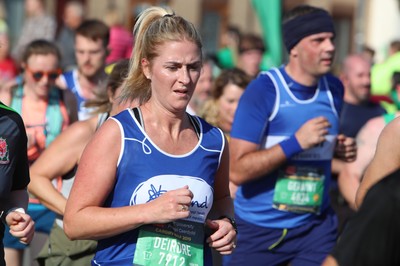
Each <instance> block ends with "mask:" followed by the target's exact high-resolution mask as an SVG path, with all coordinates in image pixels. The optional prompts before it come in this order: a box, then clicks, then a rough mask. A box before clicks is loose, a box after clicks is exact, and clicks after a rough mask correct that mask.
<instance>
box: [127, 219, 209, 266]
mask: <svg viewBox="0 0 400 266" xmlns="http://www.w3.org/2000/svg"><path fill="white" fill-rule="evenodd" d="M203 242H204V224H200V223H196V222H190V221H185V220H179V221H175V222H172V223H168V224H157V225H145V226H142V228H141V229H140V232H139V238H138V242H137V244H136V251H135V255H134V259H133V265H149V266H150V265H163V266H164V265H165V266H167V265H171V266H184V265H185V266H186V265H191V266H202V265H203V264H204V262H203V253H204V252H203Z"/></svg>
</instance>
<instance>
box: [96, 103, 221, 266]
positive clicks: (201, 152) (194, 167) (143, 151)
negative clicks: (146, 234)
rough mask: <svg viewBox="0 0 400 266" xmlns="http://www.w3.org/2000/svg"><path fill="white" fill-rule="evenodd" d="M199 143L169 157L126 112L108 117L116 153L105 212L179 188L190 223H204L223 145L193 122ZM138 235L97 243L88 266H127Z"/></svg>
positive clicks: (213, 130)
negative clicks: (188, 197) (117, 137)
mask: <svg viewBox="0 0 400 266" xmlns="http://www.w3.org/2000/svg"><path fill="white" fill-rule="evenodd" d="M192 118H193V119H194V120H195V122H196V124H198V127H199V141H198V143H197V145H196V146H195V147H194V148H193V150H191V151H190V152H188V153H186V154H183V155H172V154H168V153H166V152H164V151H163V150H161V149H160V148H159V147H157V145H155V144H154V143H153V142H152V140H151V139H150V138H149V137H148V136H147V134H146V132H145V131H144V129H143V127H142V123H141V121H140V119H139V120H138V119H137V118H136V117H135V115H134V113H133V110H132V109H127V110H124V111H122V112H121V113H119V114H117V115H116V116H114V117H112V118H111V119H113V120H114V121H116V122H117V123H118V125H119V127H120V131H121V152H120V157H119V160H118V165H117V171H116V181H115V186H114V188H113V190H112V191H111V193H110V195H109V196H108V198H107V200H106V202H105V204H104V206H105V207H121V206H132V205H136V204H144V203H146V202H149V201H151V200H153V199H155V198H157V197H158V196H160V195H162V194H163V193H165V192H167V191H169V190H173V189H178V188H182V187H183V186H185V185H188V186H189V189H190V190H191V191H192V192H193V194H194V198H193V200H192V204H191V207H190V211H191V216H190V217H189V218H188V219H189V220H192V221H197V222H202V223H204V222H205V219H206V217H207V214H208V212H209V211H210V209H211V207H212V203H213V193H214V177H215V174H216V172H217V170H218V168H219V165H220V161H221V156H222V151H223V150H224V146H225V139H224V136H223V133H222V131H221V130H220V129H218V128H215V127H213V126H211V125H209V124H208V123H206V122H205V121H204V120H202V119H200V118H198V117H192ZM138 231H139V230H138V229H135V230H132V231H129V232H126V233H122V234H120V235H117V236H114V237H110V238H106V239H102V240H99V241H98V247H97V253H96V255H95V257H94V259H93V263H92V265H132V261H133V255H134V253H135V248H136V243H137V237H138Z"/></svg>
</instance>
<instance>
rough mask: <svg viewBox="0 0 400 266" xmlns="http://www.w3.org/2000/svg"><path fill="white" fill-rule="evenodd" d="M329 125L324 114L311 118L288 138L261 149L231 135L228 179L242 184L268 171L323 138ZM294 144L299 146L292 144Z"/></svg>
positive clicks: (323, 139) (311, 146) (254, 144)
mask: <svg viewBox="0 0 400 266" xmlns="http://www.w3.org/2000/svg"><path fill="white" fill-rule="evenodd" d="M329 126H330V124H329V122H328V120H327V119H326V118H324V117H317V118H313V119H310V120H308V121H307V122H306V123H305V124H304V125H303V126H302V127H301V128H300V129H299V130H298V131H297V132H295V133H294V135H293V136H292V137H291V138H290V139H289V140H288V141H283V142H282V143H279V144H277V145H274V146H272V147H270V148H268V149H264V150H260V149H259V145H258V144H256V143H251V142H249V141H245V140H241V139H236V138H232V139H231V141H230V151H231V153H230V157H231V160H230V165H231V170H230V179H231V181H232V182H233V183H235V184H236V185H241V184H243V183H246V182H248V181H252V180H256V179H258V178H260V177H262V176H264V175H266V174H269V173H271V172H272V171H273V170H275V169H277V168H278V167H279V166H280V165H282V164H283V163H284V162H286V160H287V159H288V158H290V157H291V156H293V155H295V154H297V153H298V152H301V151H302V150H306V149H310V148H313V147H314V146H315V145H317V144H319V143H322V142H324V141H325V140H326V139H325V136H326V135H327V134H328V127H329ZM287 145H289V146H287ZM293 146H298V147H295V148H293ZM292 151H293V152H292Z"/></svg>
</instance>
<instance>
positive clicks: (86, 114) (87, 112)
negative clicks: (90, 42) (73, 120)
mask: <svg viewBox="0 0 400 266" xmlns="http://www.w3.org/2000/svg"><path fill="white" fill-rule="evenodd" d="M62 77H63V78H64V82H65V84H67V88H68V89H69V90H70V91H71V92H72V93H73V94H74V95H75V98H76V102H77V105H78V119H79V120H81V121H82V120H86V119H88V118H90V117H92V116H93V113H92V112H93V110H92V109H91V108H87V107H85V102H86V101H87V99H86V98H85V97H83V95H82V88H81V86H80V85H79V81H78V70H76V69H75V70H71V71H67V72H64V73H63V74H62Z"/></svg>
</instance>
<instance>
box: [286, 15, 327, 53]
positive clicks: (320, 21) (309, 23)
mask: <svg viewBox="0 0 400 266" xmlns="http://www.w3.org/2000/svg"><path fill="white" fill-rule="evenodd" d="M321 32H332V33H333V34H335V27H334V25H333V20H332V17H331V16H330V15H329V14H328V12H326V11H324V10H321V11H317V12H313V13H308V14H305V15H301V16H298V17H296V18H293V19H291V20H289V21H287V22H286V23H284V24H283V41H284V43H285V46H286V49H287V51H288V52H290V50H292V48H293V47H294V46H295V45H296V44H297V43H298V42H299V41H300V40H301V39H303V38H304V37H307V36H309V35H312V34H316V33H321Z"/></svg>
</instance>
